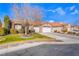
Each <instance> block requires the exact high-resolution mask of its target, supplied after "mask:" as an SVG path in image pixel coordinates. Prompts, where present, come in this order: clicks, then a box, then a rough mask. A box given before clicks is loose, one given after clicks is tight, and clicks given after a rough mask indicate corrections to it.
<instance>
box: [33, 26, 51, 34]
mask: <svg viewBox="0 0 79 59" xmlns="http://www.w3.org/2000/svg"><path fill="white" fill-rule="evenodd" d="M34 30H35V32H40V30H41V32H43V33H45V32H51V27H42V29H40V27H34Z"/></svg>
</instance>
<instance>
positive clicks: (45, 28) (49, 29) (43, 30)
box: [42, 27, 51, 32]
mask: <svg viewBox="0 0 79 59" xmlns="http://www.w3.org/2000/svg"><path fill="white" fill-rule="evenodd" d="M42 32H51V27H43V28H42Z"/></svg>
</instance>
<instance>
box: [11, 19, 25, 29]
mask: <svg viewBox="0 0 79 59" xmlns="http://www.w3.org/2000/svg"><path fill="white" fill-rule="evenodd" d="M23 27H24V21H23V20H12V28H15V29H16V30H20V29H22V28H23Z"/></svg>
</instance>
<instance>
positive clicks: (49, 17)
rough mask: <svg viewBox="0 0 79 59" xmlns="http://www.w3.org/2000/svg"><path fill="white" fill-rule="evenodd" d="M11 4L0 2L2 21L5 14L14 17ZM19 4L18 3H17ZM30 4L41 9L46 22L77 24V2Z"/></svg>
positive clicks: (78, 13)
mask: <svg viewBox="0 0 79 59" xmlns="http://www.w3.org/2000/svg"><path fill="white" fill-rule="evenodd" d="M12 6H13V4H11V3H7V4H5V3H0V19H1V21H3V18H4V16H5V15H8V16H9V17H10V19H13V18H14V15H13V11H12ZM19 6H20V4H19ZM31 6H38V7H39V8H41V9H42V10H43V14H44V15H43V17H42V19H43V20H44V21H47V22H65V23H70V24H77V25H79V7H78V6H79V4H75V3H65V4H64V3H36V4H34V3H33V4H31Z"/></svg>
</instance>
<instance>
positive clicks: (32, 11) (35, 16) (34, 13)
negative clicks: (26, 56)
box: [13, 4, 42, 35]
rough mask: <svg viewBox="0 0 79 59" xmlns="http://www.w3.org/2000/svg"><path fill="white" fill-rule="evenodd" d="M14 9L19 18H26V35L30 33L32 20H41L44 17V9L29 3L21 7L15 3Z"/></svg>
mask: <svg viewBox="0 0 79 59" xmlns="http://www.w3.org/2000/svg"><path fill="white" fill-rule="evenodd" d="M13 10H14V13H15V16H16V18H17V19H21V18H23V19H24V27H25V35H27V34H28V33H29V26H30V25H31V24H32V21H33V20H35V21H40V20H41V18H42V10H41V9H40V8H39V7H32V6H31V5H29V4H23V5H22V6H21V7H20V8H19V7H18V6H16V5H14V7H13Z"/></svg>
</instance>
